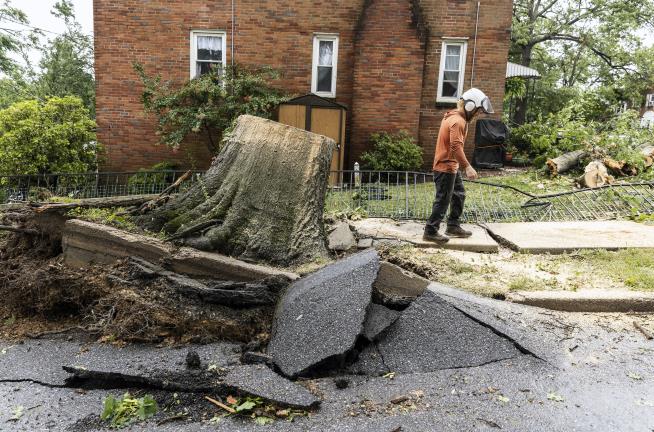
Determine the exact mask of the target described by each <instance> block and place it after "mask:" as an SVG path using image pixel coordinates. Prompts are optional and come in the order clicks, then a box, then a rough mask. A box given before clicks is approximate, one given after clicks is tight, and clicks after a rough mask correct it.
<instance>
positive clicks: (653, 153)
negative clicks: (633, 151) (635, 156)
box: [640, 146, 654, 168]
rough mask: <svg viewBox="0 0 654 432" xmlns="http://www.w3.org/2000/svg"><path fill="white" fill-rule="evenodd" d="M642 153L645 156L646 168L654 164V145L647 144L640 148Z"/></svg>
mask: <svg viewBox="0 0 654 432" xmlns="http://www.w3.org/2000/svg"><path fill="white" fill-rule="evenodd" d="M640 153H641V154H642V155H643V157H644V158H645V168H649V167H651V166H652V165H654V146H646V147H643V148H642V149H641V150H640Z"/></svg>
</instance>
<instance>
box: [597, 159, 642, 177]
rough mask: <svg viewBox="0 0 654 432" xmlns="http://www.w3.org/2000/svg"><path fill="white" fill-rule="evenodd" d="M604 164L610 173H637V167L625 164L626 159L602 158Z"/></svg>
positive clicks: (627, 174) (622, 175)
mask: <svg viewBox="0 0 654 432" xmlns="http://www.w3.org/2000/svg"><path fill="white" fill-rule="evenodd" d="M603 162H604V165H606V168H608V170H609V171H610V172H611V174H613V175H616V176H620V177H626V176H635V175H638V169H637V168H636V167H633V166H631V165H629V164H627V162H626V161H617V160H615V159H611V158H604V161H603Z"/></svg>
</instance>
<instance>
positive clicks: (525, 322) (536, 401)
mask: <svg viewBox="0 0 654 432" xmlns="http://www.w3.org/2000/svg"><path fill="white" fill-rule="evenodd" d="M430 289H431V290H432V291H433V292H435V293H436V294H438V295H439V296H440V298H442V299H443V300H444V301H445V302H447V304H449V305H450V306H452V307H453V308H454V309H455V310H457V311H458V312H460V313H463V314H465V315H466V316H468V317H470V318H472V319H473V321H474V322H476V323H477V324H480V325H481V324H483V325H485V326H486V330H487V331H488V332H489V333H492V334H493V336H496V335H501V336H502V337H504V338H505V340H506V341H507V343H510V342H512V341H513V342H515V343H516V344H518V345H514V344H510V345H511V346H512V347H515V348H516V351H517V354H515V355H513V354H512V355H511V356H508V357H509V358H498V359H496V360H495V361H492V362H489V363H486V364H483V365H481V366H470V367H460V368H457V369H452V368H448V367H447V366H448V362H446V361H444V360H446V358H447V356H449V355H452V353H448V352H447V350H445V351H439V350H442V348H439V347H430V346H429V344H423V346H419V348H420V350H421V356H423V357H428V356H430V355H432V356H434V359H433V360H434V361H435V362H437V363H438V368H437V369H438V370H435V371H431V372H422V373H416V372H413V373H403V372H400V371H398V370H395V371H393V372H396V374H395V375H394V376H392V377H391V376H389V375H387V376H386V377H383V376H374V377H370V376H362V375H347V374H341V375H339V377H338V378H344V379H346V380H347V381H348V383H349V385H348V386H347V388H344V389H339V388H338V387H337V385H336V384H335V379H334V377H328V378H320V379H315V380H310V381H308V382H305V383H304V384H305V385H307V386H308V387H309V388H311V389H312V391H313V392H314V394H317V395H319V396H320V398H321V399H322V405H321V408H320V409H319V410H317V411H316V412H314V413H312V414H311V415H310V416H309V417H308V418H297V419H296V420H295V421H294V422H293V423H290V422H287V421H284V420H278V421H277V422H275V424H273V425H270V426H267V427H265V428H264V427H262V426H256V425H255V424H254V423H253V422H252V421H251V420H248V419H239V418H222V419H221V420H220V421H218V422H217V423H216V424H212V423H209V422H206V421H205V422H203V421H201V418H202V417H203V416H204V415H205V414H206V416H205V418H211V417H213V416H214V415H215V414H219V413H218V411H217V409H216V408H215V407H214V406H212V405H211V404H209V403H203V402H202V401H201V400H200V401H198V402H196V403H195V406H194V407H192V408H193V409H195V410H196V411H198V412H199V413H200V414H201V415H200V416H199V417H198V418H194V419H192V420H190V421H188V420H185V421H178V422H171V423H167V424H164V425H160V426H158V425H157V422H159V421H161V420H162V418H164V417H165V414H163V413H162V414H161V416H158V417H156V418H154V419H152V420H150V421H149V422H147V423H144V424H141V425H136V426H133V427H132V428H130V430H135V431H147V430H157V431H205V430H206V431H210V430H211V431H250V430H252V431H257V430H264V429H265V430H270V431H353V432H354V431H357V432H358V431H371V432H372V431H375V432H377V431H382V432H384V431H388V432H391V431H395V430H398V429H397V428H398V427H401V428H402V429H401V430H402V431H425V432H427V431H430V432H431V431H456V430H466V431H492V430H507V431H542V430H548V431H562V432H563V431H566V432H567V431H602V432H604V431H616V432H617V431H620V432H622V431H643V432H651V431H652V430H654V341H648V340H646V339H645V337H644V336H643V335H642V334H641V333H640V332H639V331H638V330H637V329H635V328H634V325H633V323H634V321H637V322H639V323H641V324H642V325H651V324H648V323H651V322H652V318H654V317H653V316H651V315H640V314H639V315H630V314H590V313H578V314H575V313H560V312H552V311H547V310H543V309H536V308H530V307H526V306H521V305H515V304H510V303H506V302H500V301H495V300H490V299H482V298H478V297H475V296H472V295H469V294H465V293H461V292H459V291H456V290H452V289H450V288H447V287H443V286H440V285H437V284H432V285H431V286H430ZM455 330H456V329H455ZM464 333H465V332H464ZM465 341H466V343H474V344H477V345H479V344H483V343H484V339H474V338H473V339H472V340H471V341H470V342H468V340H467V339H465ZM473 348H479V347H473ZM193 349H194V350H196V351H198V353H199V354H200V357H201V359H202V361H203V366H204V367H205V368H208V367H210V366H211V367H218V368H221V367H227V368H228V367H231V366H234V365H236V364H237V363H238V356H239V354H238V353H237V351H238V346H237V345H233V344H214V345H209V346H204V347H193ZM187 350H188V347H185V348H183V349H174V348H156V347H154V346H128V347H125V348H123V349H119V348H116V347H113V346H109V345H98V344H88V343H84V342H81V341H67V340H65V339H64V338H61V339H49V340H30V341H25V342H24V343H22V344H15V343H4V342H0V430H2V431H65V430H78V431H82V430H102V429H98V428H97V427H95V426H93V423H92V422H89V420H90V419H95V418H97V416H99V414H100V412H101V409H102V400H103V399H104V398H105V397H106V395H107V394H108V393H113V394H116V395H118V394H121V393H122V392H124V390H122V389H116V390H93V389H88V390H79V389H76V388H68V387H65V378H66V377H67V376H68V374H66V373H65V372H64V371H63V370H62V369H61V367H62V366H64V365H71V366H78V367H90V366H95V367H97V366H98V365H99V364H100V365H101V366H102V367H103V368H104V369H106V370H111V371H116V372H124V373H125V372H133V373H147V372H148V371H150V370H154V369H158V370H164V369H179V368H181V367H183V365H184V357H185V355H186V353H187ZM525 353H531V354H533V355H529V354H525ZM407 358H408V357H407ZM431 360H432V359H429V361H431ZM393 365H394V366H395V367H396V368H397V369H399V368H402V367H404V366H405V365H403V364H402V356H401V355H399V356H398V357H397V359H396V360H395V363H393ZM408 369H411V368H408ZM39 383H41V384H39ZM340 387H342V386H340ZM400 396H403V397H407V400H406V401H403V402H397V401H398V400H402V399H403V398H399V397H400ZM392 401H395V402H396V403H393V402H392ZM18 407H23V409H22V415H21V416H20V417H19V418H17V419H15V420H11V418H12V417H13V416H14V413H15V410H16V409H17V408H18ZM500 428H501V429H500Z"/></svg>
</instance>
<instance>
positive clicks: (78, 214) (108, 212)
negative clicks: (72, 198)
mask: <svg viewBox="0 0 654 432" xmlns="http://www.w3.org/2000/svg"><path fill="white" fill-rule="evenodd" d="M53 201H61V199H56V200H53ZM126 212H127V209H125V208H123V207H116V208H76V209H73V210H70V211H69V212H68V213H67V214H68V215H69V216H71V217H74V218H77V219H82V220H87V221H90V222H96V223H100V224H103V225H109V226H113V227H116V228H120V229H123V230H126V231H131V232H138V231H139V229H138V227H137V226H136V224H135V223H134V221H132V219H131V218H130V217H129V216H126V215H125V213H126Z"/></svg>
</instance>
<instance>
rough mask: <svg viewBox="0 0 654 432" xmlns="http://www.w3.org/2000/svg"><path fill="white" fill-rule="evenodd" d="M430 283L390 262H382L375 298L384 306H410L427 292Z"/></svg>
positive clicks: (375, 288)
mask: <svg viewBox="0 0 654 432" xmlns="http://www.w3.org/2000/svg"><path fill="white" fill-rule="evenodd" d="M429 283H430V282H429V281H428V280H427V279H424V278H422V277H420V276H418V275H417V274H415V273H411V272H409V271H406V270H404V269H403V268H401V267H398V266H396V265H395V264H391V263H389V262H386V261H384V262H382V263H381V266H380V268H379V274H378V275H377V280H376V281H375V284H374V285H373V298H374V299H375V301H377V302H379V303H381V304H383V305H387V306H388V305H391V306H408V305H409V303H411V302H412V301H413V300H415V299H416V298H418V297H419V296H421V295H422V294H424V293H425V291H426V290H427V287H428V286H429Z"/></svg>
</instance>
